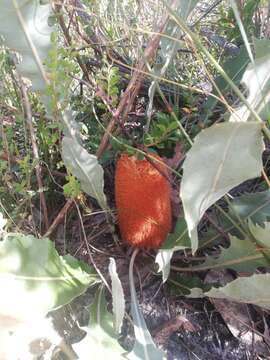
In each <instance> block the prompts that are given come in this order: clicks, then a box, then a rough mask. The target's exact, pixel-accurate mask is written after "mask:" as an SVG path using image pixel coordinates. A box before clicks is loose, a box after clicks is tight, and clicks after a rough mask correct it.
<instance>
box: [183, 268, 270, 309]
mask: <svg viewBox="0 0 270 360" xmlns="http://www.w3.org/2000/svg"><path fill="white" fill-rule="evenodd" d="M269 284H270V274H255V275H252V276H249V277H239V278H237V279H236V280H233V281H231V282H229V283H228V284H226V285H225V286H221V287H218V288H214V287H213V288H212V289H211V290H209V291H206V292H203V290H202V289H201V288H199V287H195V288H192V289H189V290H190V294H188V295H186V296H187V297H190V298H201V297H205V296H208V297H210V298H217V299H227V300H230V301H237V302H243V303H245V304H253V305H257V306H261V307H263V308H266V309H270V286H269Z"/></svg>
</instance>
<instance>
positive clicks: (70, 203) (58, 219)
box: [43, 199, 74, 237]
mask: <svg viewBox="0 0 270 360" xmlns="http://www.w3.org/2000/svg"><path fill="white" fill-rule="evenodd" d="M73 206H74V200H73V199H68V201H67V202H66V203H65V205H64V206H63V207H62V209H61V210H60V212H59V213H58V215H57V216H56V218H55V219H54V221H53V223H52V224H51V226H50V227H49V229H48V230H47V231H46V233H45V234H44V235H43V237H49V236H50V235H51V234H52V232H53V231H54V230H55V229H56V228H57V226H58V225H59V224H60V223H61V222H62V221H63V219H64V217H65V216H66V214H67V212H68V211H70V209H72V208H73Z"/></svg>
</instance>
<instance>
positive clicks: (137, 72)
mask: <svg viewBox="0 0 270 360" xmlns="http://www.w3.org/2000/svg"><path fill="white" fill-rule="evenodd" d="M167 21H168V16H166V17H165V18H164V19H163V20H162V23H161V25H160V26H159V30H158V34H155V35H154V36H153V37H152V39H151V40H150V42H149V44H148V46H147V47H146V49H145V52H144V55H143V57H142V59H141V60H140V61H139V62H138V64H137V65H136V66H135V69H134V74H133V76H132V78H131V80H130V82H129V85H128V87H127V88H126V90H125V92H124V95H123V96H122V98H121V100H120V103H119V105H118V107H117V109H116V112H115V114H114V116H113V117H112V119H111V121H110V122H109V125H108V127H107V129H106V132H105V134H104V136H103V138H102V140H101V143H100V146H99V148H98V151H97V154H96V155H97V157H101V156H102V154H103V152H104V151H105V150H106V148H107V145H108V142H109V138H110V134H111V132H112V131H113V129H114V127H115V124H116V123H117V122H118V121H119V119H120V117H121V123H123V122H124V121H125V120H126V117H127V115H128V113H129V112H130V110H131V108H132V106H133V104H134V101H135V99H136V96H137V95H138V93H139V90H140V87H141V84H142V80H143V78H144V73H143V72H145V71H146V62H151V60H152V59H153V57H154V56H155V53H156V51H157V48H158V45H159V41H160V37H161V34H159V33H162V32H163V30H164V28H165V26H166V24H167Z"/></svg>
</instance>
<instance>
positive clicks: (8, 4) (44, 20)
mask: <svg viewBox="0 0 270 360" xmlns="http://www.w3.org/2000/svg"><path fill="white" fill-rule="evenodd" d="M50 13H51V6H50V5H49V4H46V5H41V4H40V1H37V0H27V1H25V0H0V35H2V36H3V37H4V40H5V43H6V45H7V46H8V47H9V48H10V49H11V50H15V51H17V52H19V53H20V54H21V55H22V62H21V63H20V64H18V66H17V67H18V69H19V70H20V72H21V74H22V76H24V77H27V78H29V79H30V80H31V81H32V86H33V89H34V90H44V88H45V85H46V79H47V75H46V73H45V71H44V68H43V65H42V64H43V62H44V60H45V59H46V57H47V54H48V51H49V48H50V35H51V32H52V28H51V27H50V26H49V25H48V18H49V16H50Z"/></svg>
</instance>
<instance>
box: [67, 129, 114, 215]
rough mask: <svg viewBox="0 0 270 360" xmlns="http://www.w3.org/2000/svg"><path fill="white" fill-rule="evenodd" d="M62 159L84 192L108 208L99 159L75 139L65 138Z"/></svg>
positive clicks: (104, 207)
mask: <svg viewBox="0 0 270 360" xmlns="http://www.w3.org/2000/svg"><path fill="white" fill-rule="evenodd" d="M62 158H63V161H64V163H65V165H66V167H67V168H69V169H70V171H71V172H72V174H73V175H74V176H76V178H77V179H78V180H79V181H80V182H81V186H82V189H83V191H84V192H86V193H87V194H88V195H90V196H92V197H94V198H95V199H96V200H97V201H98V203H99V205H100V206H101V207H102V208H103V209H106V208H107V202H106V197H105V194H104V192H103V188H104V180H103V168H102V166H101V165H99V163H98V160H97V157H96V156H95V155H91V154H89V153H88V152H87V151H86V150H85V149H84V148H83V147H82V146H81V145H80V144H79V143H78V142H77V141H76V139H75V138H70V137H67V136H65V137H64V138H63V140H62Z"/></svg>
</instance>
